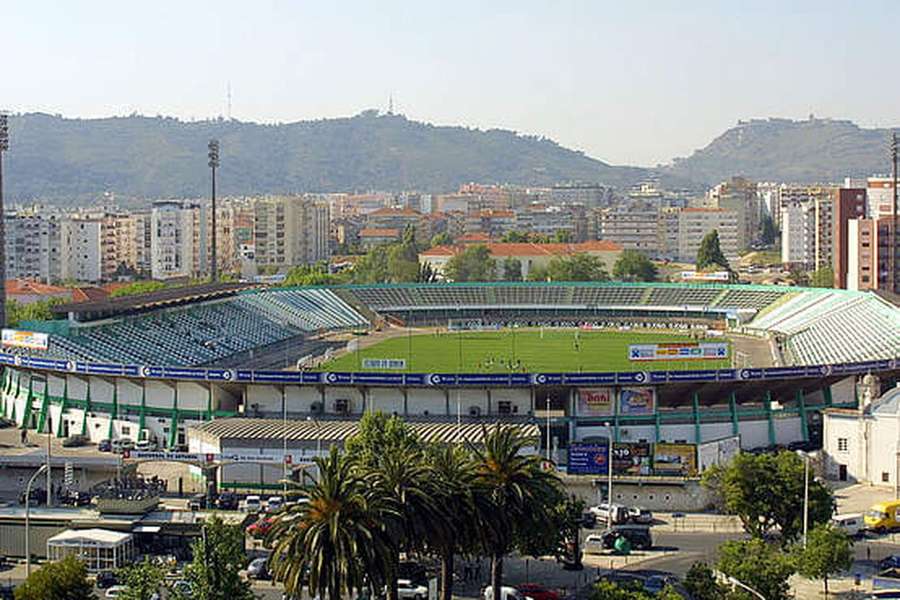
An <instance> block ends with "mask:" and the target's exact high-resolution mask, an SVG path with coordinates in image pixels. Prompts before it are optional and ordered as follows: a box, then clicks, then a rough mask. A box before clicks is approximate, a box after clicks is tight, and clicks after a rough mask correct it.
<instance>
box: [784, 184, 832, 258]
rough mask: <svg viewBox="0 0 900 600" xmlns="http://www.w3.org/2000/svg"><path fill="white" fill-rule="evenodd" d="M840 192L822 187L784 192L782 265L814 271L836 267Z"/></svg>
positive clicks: (796, 187) (791, 189) (793, 188)
mask: <svg viewBox="0 0 900 600" xmlns="http://www.w3.org/2000/svg"><path fill="white" fill-rule="evenodd" d="M836 191H837V190H836V189H835V188H831V187H820V186H809V187H807V186H791V187H783V188H782V197H781V217H780V219H779V221H780V222H781V262H783V263H785V264H790V265H794V266H797V267H801V268H804V269H811V270H814V269H818V268H822V267H830V266H832V262H833V255H834V203H835V200H834V199H835V194H836Z"/></svg>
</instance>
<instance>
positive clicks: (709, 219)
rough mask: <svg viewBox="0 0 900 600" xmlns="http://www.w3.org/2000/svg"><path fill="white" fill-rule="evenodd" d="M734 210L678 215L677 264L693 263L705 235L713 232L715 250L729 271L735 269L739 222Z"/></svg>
mask: <svg viewBox="0 0 900 600" xmlns="http://www.w3.org/2000/svg"><path fill="white" fill-rule="evenodd" d="M739 212H740V211H736V210H725V209H722V208H685V209H683V210H681V211H680V212H679V213H678V257H677V260H679V261H681V262H688V263H692V262H694V261H695V260H697V251H698V250H699V249H700V243H701V242H702V241H703V238H704V237H706V235H707V234H708V233H710V232H711V231H713V230H716V231H717V232H718V234H719V247H720V248H721V249H722V254H724V255H725V258H726V259H727V260H728V262H729V264H730V265H731V267H732V268H737V260H738V258H739V255H740V250H741V246H740V239H741V236H740V227H741V224H742V221H741V220H740V217H739Z"/></svg>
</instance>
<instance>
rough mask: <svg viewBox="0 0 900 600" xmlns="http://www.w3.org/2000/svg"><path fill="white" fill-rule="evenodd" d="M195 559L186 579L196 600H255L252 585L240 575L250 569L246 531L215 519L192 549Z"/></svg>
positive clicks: (205, 526) (187, 568) (208, 523)
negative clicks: (243, 570)
mask: <svg viewBox="0 0 900 600" xmlns="http://www.w3.org/2000/svg"><path fill="white" fill-rule="evenodd" d="M191 550H192V552H193V555H194V558H193V561H192V562H191V564H189V565H188V566H187V567H186V568H185V570H184V574H185V579H186V580H187V582H188V585H189V586H190V589H191V598H192V599H194V600H218V599H220V598H228V600H253V598H254V595H253V592H252V591H251V589H250V582H248V581H246V580H244V579H242V578H241V576H240V575H239V574H238V571H240V570H241V569H243V568H244V567H245V566H247V556H246V554H244V530H243V529H242V528H241V526H240V525H228V524H226V523H225V522H224V521H222V519H221V518H220V517H217V516H214V517H212V518H211V519H209V520H208V521H207V522H206V523H204V525H203V531H202V535H201V537H200V539H198V540H197V541H195V542H194V543H193V544H192V545H191Z"/></svg>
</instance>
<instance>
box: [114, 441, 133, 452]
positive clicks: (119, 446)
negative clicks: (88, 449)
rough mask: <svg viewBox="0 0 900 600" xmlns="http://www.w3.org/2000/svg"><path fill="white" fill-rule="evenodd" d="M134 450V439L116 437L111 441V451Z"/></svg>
mask: <svg viewBox="0 0 900 600" xmlns="http://www.w3.org/2000/svg"><path fill="white" fill-rule="evenodd" d="M129 450H134V440H132V439H131V438H118V439H115V440H113V441H112V451H113V452H115V453H116V454H122V453H123V452H126V451H129Z"/></svg>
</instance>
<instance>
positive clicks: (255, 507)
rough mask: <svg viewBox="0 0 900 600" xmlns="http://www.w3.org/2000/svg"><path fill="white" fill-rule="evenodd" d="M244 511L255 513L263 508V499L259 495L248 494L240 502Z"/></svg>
mask: <svg viewBox="0 0 900 600" xmlns="http://www.w3.org/2000/svg"><path fill="white" fill-rule="evenodd" d="M240 509H241V510H242V511H243V512H249V513H255V512H259V511H260V510H261V509H262V499H261V498H260V497H259V496H247V497H246V498H245V499H244V500H242V501H241V503H240Z"/></svg>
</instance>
